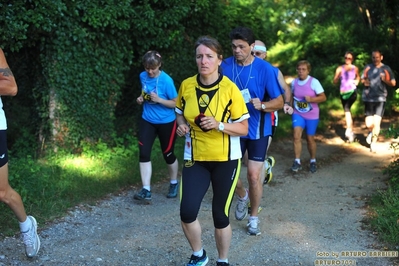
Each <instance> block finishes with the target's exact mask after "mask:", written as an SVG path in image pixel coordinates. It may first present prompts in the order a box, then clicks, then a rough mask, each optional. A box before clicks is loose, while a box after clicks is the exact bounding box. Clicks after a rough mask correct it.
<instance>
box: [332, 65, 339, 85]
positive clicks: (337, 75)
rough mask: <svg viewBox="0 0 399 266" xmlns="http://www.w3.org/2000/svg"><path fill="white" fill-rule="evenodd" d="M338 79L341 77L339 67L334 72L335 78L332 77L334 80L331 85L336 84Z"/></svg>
mask: <svg viewBox="0 0 399 266" xmlns="http://www.w3.org/2000/svg"><path fill="white" fill-rule="evenodd" d="M340 77H341V67H340V66H339V67H337V69H336V70H335V76H334V79H333V83H334V84H337V83H338V80H339V78H340Z"/></svg>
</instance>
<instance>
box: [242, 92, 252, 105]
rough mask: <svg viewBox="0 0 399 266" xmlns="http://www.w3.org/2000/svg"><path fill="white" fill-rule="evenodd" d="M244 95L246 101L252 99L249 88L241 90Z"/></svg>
mask: <svg viewBox="0 0 399 266" xmlns="http://www.w3.org/2000/svg"><path fill="white" fill-rule="evenodd" d="M241 94H242V97H244V101H245V103H249V102H250V101H251V94H249V90H248V89H244V90H242V91H241Z"/></svg>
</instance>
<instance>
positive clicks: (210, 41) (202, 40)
mask: <svg viewBox="0 0 399 266" xmlns="http://www.w3.org/2000/svg"><path fill="white" fill-rule="evenodd" d="M201 44H202V45H204V46H206V47H208V48H209V49H211V50H212V51H214V52H215V53H216V54H217V56H218V58H220V59H222V57H223V49H222V46H221V45H220V43H219V42H218V40H216V39H215V38H212V37H211V36H208V35H205V36H201V37H199V38H198V39H197V41H196V42H195V49H197V47H198V46H200V45H201Z"/></svg>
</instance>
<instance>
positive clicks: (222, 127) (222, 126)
mask: <svg viewBox="0 0 399 266" xmlns="http://www.w3.org/2000/svg"><path fill="white" fill-rule="evenodd" d="M223 130H224V124H223V123H222V122H220V123H219V127H218V131H223Z"/></svg>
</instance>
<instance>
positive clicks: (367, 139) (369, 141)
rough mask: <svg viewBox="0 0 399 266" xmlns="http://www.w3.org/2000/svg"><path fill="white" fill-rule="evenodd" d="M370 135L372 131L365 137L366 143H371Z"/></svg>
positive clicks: (371, 135)
mask: <svg viewBox="0 0 399 266" xmlns="http://www.w3.org/2000/svg"><path fill="white" fill-rule="evenodd" d="M372 137H373V132H369V134H368V135H367V137H366V142H367V144H371V138H372Z"/></svg>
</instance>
